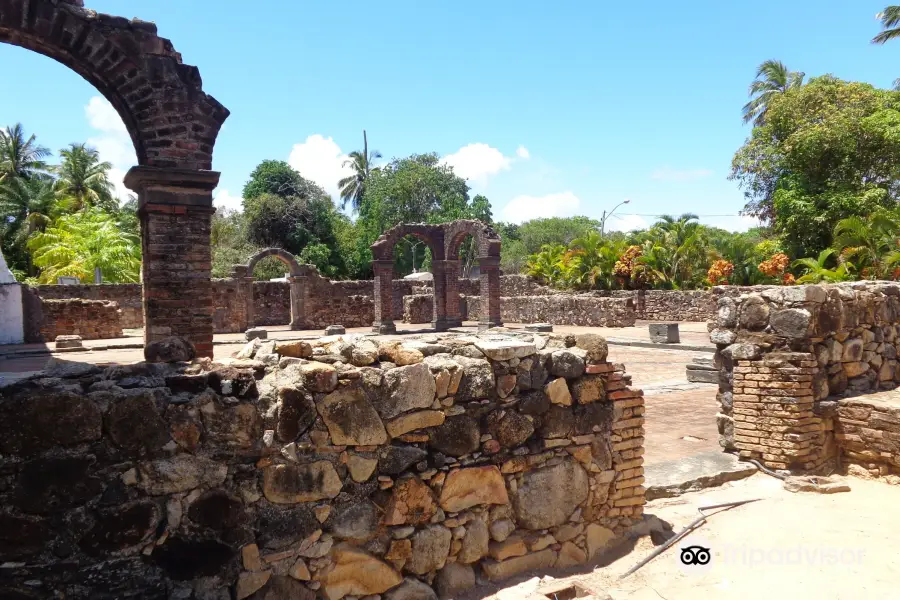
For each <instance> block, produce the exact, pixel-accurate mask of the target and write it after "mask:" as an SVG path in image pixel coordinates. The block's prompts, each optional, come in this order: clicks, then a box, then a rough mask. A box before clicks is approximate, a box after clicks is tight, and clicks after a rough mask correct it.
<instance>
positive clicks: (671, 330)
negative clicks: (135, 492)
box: [648, 323, 681, 344]
mask: <svg viewBox="0 0 900 600" xmlns="http://www.w3.org/2000/svg"><path fill="white" fill-rule="evenodd" d="M648 328H649V329H650V341H651V342H654V343H657V344H677V343H679V342H681V336H680V335H679V333H678V323H650V324H649V325H648Z"/></svg>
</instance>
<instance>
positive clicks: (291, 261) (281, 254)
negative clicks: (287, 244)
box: [247, 248, 301, 277]
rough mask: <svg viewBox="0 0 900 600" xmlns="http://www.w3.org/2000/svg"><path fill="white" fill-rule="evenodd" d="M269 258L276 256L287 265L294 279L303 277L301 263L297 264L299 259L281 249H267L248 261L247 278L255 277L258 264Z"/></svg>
mask: <svg viewBox="0 0 900 600" xmlns="http://www.w3.org/2000/svg"><path fill="white" fill-rule="evenodd" d="M269 256H274V257H275V258H277V259H278V260H280V261H281V262H283V263H284V264H285V266H286V267H287V268H288V269H290V271H291V275H293V276H294V277H299V276H300V275H301V272H300V263H298V262H297V257H295V256H294V255H293V254H291V253H290V252H288V251H287V250H282V249H281V248H266V249H265V250H260V251H259V252H257V253H256V254H254V255H253V256H252V257H250V260H249V261H247V276H248V277H253V269H255V268H256V263H258V262H259V261H261V260H262V259H264V258H268V257H269Z"/></svg>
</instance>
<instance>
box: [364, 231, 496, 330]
mask: <svg viewBox="0 0 900 600" xmlns="http://www.w3.org/2000/svg"><path fill="white" fill-rule="evenodd" d="M407 235H413V236H416V237H418V238H419V239H421V240H423V241H425V242H426V243H427V244H428V247H429V248H431V258H432V260H431V273H432V275H433V277H434V295H433V297H434V303H433V318H432V326H433V327H434V328H435V329H438V330H442V329H447V328H449V327H454V326H459V325H461V324H462V317H461V314H460V310H459V309H460V307H459V302H460V298H459V272H460V271H459V246H460V244H461V243H462V242H463V240H464V239H465V238H466V236H467V235H471V236H473V237H474V238H475V240H476V244H477V245H478V262H479V266H480V267H481V298H482V301H481V306H482V311H483V313H482V315H481V317H480V319H479V327H480V328H482V329H487V328H490V327H499V326H500V325H502V324H503V323H502V321H501V319H500V236H498V235H497V234H496V232H494V230H493V229H491V228H490V227H489V226H488V225H485V224H484V223H482V222H481V221H475V220H458V221H453V222H450V223H441V224H438V225H429V224H422V223H415V224H401V225H397V226H396V227H393V228H391V229H389V230H387V231H385V232H384V233H383V234H382V235H381V236H380V237H379V238H378V239H377V240H376V241H375V243H374V244H372V246H371V248H372V258H373V260H372V270H373V271H374V273H375V322H374V323H373V324H372V328H373V330H374V331H376V332H378V333H393V332H395V331H396V327H395V325H394V321H393V316H392V298H393V287H392V281H393V276H394V260H393V253H394V246H395V245H396V244H397V242H398V241H400V238H402V237H404V236H407Z"/></svg>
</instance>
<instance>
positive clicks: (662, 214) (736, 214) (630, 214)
mask: <svg viewBox="0 0 900 600" xmlns="http://www.w3.org/2000/svg"><path fill="white" fill-rule="evenodd" d="M666 215H669V216H672V214H671V213H659V214H647V213H628V214H626V215H625V216H626V217H663V216H666ZM611 216H613V217H615V218H617V219H621V220H623V221H624V220H625V219H624V218H623V217H621V216H619V215H611ZM694 216H696V217H742V216H749V215H741V214H740V213H731V214H727V215H694Z"/></svg>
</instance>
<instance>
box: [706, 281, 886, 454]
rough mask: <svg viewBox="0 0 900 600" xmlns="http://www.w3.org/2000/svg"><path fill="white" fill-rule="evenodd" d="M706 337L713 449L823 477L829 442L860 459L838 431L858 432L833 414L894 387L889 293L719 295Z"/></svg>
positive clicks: (768, 290) (879, 288) (871, 285)
mask: <svg viewBox="0 0 900 600" xmlns="http://www.w3.org/2000/svg"><path fill="white" fill-rule="evenodd" d="M716 289H717V290H718V289H720V288H716ZM709 329H710V340H711V341H712V342H713V343H715V344H716V346H717V349H718V350H717V352H716V357H715V361H716V365H717V366H718V367H719V394H718V399H719V403H720V407H721V408H720V414H719V415H718V417H717V419H718V424H719V433H720V443H721V445H722V446H723V447H725V448H726V449H736V450H738V451H740V453H741V455H742V456H746V457H752V458H756V459H759V460H762V461H763V462H765V463H766V464H768V465H769V466H772V467H776V468H802V469H805V470H815V469H818V468H820V467H823V466H824V465H826V463H828V462H829V461H830V460H831V459H833V458H834V455H835V453H836V448H835V441H836V442H837V445H840V446H843V445H844V443H845V442H848V443H849V445H850V446H852V448H848V450H850V451H851V452H857V453H859V452H860V450H861V448H860V446H859V442H860V438H859V436H858V434H857V433H855V432H847V431H846V430H844V429H843V427H845V426H850V428H851V430H852V429H853V426H854V425H861V423H852V422H849V421H842V419H841V418H840V417H841V415H842V414H850V413H849V412H847V411H845V412H844V413H841V412H840V410H838V411H837V419H835V407H836V406H837V405H838V404H839V403H840V404H841V405H843V402H844V401H843V400H841V398H843V397H847V396H860V395H864V394H869V393H872V392H875V391H879V390H892V389H895V388H896V387H897V386H898V384H900V367H898V360H897V349H898V344H900V284H897V283H893V282H854V283H841V284H829V285H806V286H791V287H783V286H777V287H775V286H768V287H767V286H759V287H756V288H750V289H749V293H744V294H742V295H740V296H738V297H732V296H727V295H722V296H721V297H720V298H719V300H718V310H717V315H716V317H715V319H714V320H713V321H711V322H710V324H709ZM851 406H852V405H851ZM850 412H852V411H850ZM834 431H837V432H838V434H837V435H836V436H835V435H833V432H834ZM846 436H850V437H846ZM854 444H855V445H854Z"/></svg>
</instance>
